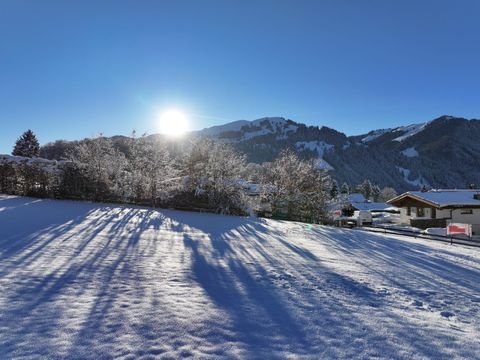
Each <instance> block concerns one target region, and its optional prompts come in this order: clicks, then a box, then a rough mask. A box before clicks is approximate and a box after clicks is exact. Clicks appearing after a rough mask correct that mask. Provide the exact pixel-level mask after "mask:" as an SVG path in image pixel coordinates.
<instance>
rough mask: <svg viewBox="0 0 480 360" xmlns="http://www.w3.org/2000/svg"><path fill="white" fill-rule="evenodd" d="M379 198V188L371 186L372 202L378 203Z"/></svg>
mask: <svg viewBox="0 0 480 360" xmlns="http://www.w3.org/2000/svg"><path fill="white" fill-rule="evenodd" d="M379 196H380V187H379V186H378V185H373V186H372V197H373V201H378V197H379Z"/></svg>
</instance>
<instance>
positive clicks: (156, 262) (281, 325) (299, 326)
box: [0, 196, 480, 359]
mask: <svg viewBox="0 0 480 360" xmlns="http://www.w3.org/2000/svg"><path fill="white" fill-rule="evenodd" d="M479 278H480V250H479V249H471V248H464V247H462V246H456V245H453V246H451V245H448V244H444V243H436V242H433V241H430V242H429V241H427V240H414V239H410V240H409V239H407V238H404V237H400V236H397V237H395V236H391V235H388V236H384V235H381V234H370V233H366V232H362V231H359V230H357V231H356V230H344V229H338V228H330V227H322V226H315V225H313V226H311V225H309V226H305V224H301V223H295V222H281V221H273V220H264V219H248V218H241V217H231V216H218V215H211V214H199V213H188V212H179V211H166V210H154V209H148V208H141V207H129V206H118V205H109V204H103V205H102V204H90V203H81V202H69V201H54V200H40V199H31V198H17V197H7V196H0V289H1V291H0V354H2V358H5V359H12V358H15V359H29V358H50V359H60V358H62V359H63V358H70V359H100V358H102V359H112V358H115V359H131V358H141V359H144V358H145V359H147V358H148V359H150V358H173V359H180V358H187V357H190V358H201V359H266V358H268V359H294V358H295V359H297V358H301V359H319V358H321V359H368V358H377V359H474V358H476V357H477V356H478V354H479V353H480V342H479V341H478V338H479V336H480V283H479V281H478V279H479Z"/></svg>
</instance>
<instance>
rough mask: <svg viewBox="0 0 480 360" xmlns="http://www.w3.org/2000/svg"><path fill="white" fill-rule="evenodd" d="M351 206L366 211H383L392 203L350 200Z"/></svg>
mask: <svg viewBox="0 0 480 360" xmlns="http://www.w3.org/2000/svg"><path fill="white" fill-rule="evenodd" d="M352 206H353V207H354V208H355V209H357V210H367V211H383V210H387V209H390V208H391V207H392V205H389V204H386V203H382V202H352Z"/></svg>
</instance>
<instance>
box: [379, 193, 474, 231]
mask: <svg viewBox="0 0 480 360" xmlns="http://www.w3.org/2000/svg"><path fill="white" fill-rule="evenodd" d="M388 203H389V204H392V205H393V206H396V207H398V208H399V209H400V221H401V223H403V224H409V225H411V226H413V227H417V228H420V229H426V228H432V227H441V228H444V227H446V226H447V224H448V223H450V222H452V223H464V224H471V225H472V232H473V234H480V190H430V191H409V192H406V193H403V194H401V195H399V196H396V197H394V198H393V199H390V200H389V201H388Z"/></svg>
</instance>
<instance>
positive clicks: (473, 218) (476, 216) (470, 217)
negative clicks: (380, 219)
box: [400, 207, 480, 235]
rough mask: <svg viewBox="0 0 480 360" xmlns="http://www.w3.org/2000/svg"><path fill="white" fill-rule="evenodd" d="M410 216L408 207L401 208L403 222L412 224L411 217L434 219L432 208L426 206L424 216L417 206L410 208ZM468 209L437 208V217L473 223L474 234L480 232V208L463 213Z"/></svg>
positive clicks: (401, 220)
mask: <svg viewBox="0 0 480 360" xmlns="http://www.w3.org/2000/svg"><path fill="white" fill-rule="evenodd" d="M410 209H411V210H410V216H408V215H407V207H402V208H401V209H400V222H401V223H402V224H410V220H411V219H425V220H427V219H432V209H431V208H424V215H425V216H423V217H419V216H418V215H417V214H418V211H417V207H411V208H410ZM465 210H466V209H452V210H451V209H441V210H439V209H437V211H436V216H435V218H436V219H449V221H451V222H458V223H464V224H472V231H473V233H474V234H477V235H478V234H480V209H472V214H462V213H464V212H465Z"/></svg>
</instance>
